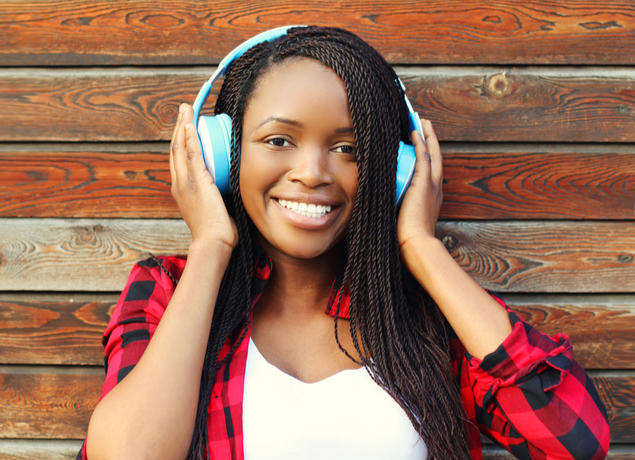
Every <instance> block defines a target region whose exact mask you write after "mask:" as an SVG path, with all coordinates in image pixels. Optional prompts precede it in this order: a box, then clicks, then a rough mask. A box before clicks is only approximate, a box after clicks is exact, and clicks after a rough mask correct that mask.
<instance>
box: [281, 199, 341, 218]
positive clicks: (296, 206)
mask: <svg viewBox="0 0 635 460" xmlns="http://www.w3.org/2000/svg"><path fill="white" fill-rule="evenodd" d="M278 203H280V204H281V205H282V206H283V207H285V208H287V209H289V210H291V211H293V212H294V213H296V214H300V215H301V216H305V217H310V218H312V219H319V218H321V217H324V216H326V215H327V214H328V213H329V212H331V210H332V207H331V206H324V205H320V204H313V203H301V202H297V201H288V200H278Z"/></svg>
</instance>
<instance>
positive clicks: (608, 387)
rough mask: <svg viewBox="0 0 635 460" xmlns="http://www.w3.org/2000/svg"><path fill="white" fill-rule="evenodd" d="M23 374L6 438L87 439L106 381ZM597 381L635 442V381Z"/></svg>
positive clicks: (10, 373)
mask: <svg viewBox="0 0 635 460" xmlns="http://www.w3.org/2000/svg"><path fill="white" fill-rule="evenodd" d="M22 369H23V368H17V370H6V369H5V370H0V400H2V401H3V404H2V405H0V438H34V439H83V437H84V436H85V433H86V428H87V425H88V419H89V417H90V414H91V412H92V408H93V407H94V405H95V404H96V403H97V399H98V398H99V394H100V393H101V385H102V382H103V376H102V375H100V374H97V373H95V372H94V369H91V368H89V373H80V370H75V371H74V372H72V373H71V372H68V373H65V372H55V373H53V372H47V371H46V370H42V371H39V370H38V369H37V368H28V369H27V370H28V372H26V371H25V372H22ZM44 369H45V368H44ZM80 369H81V368H80ZM593 382H594V384H595V385H596V388H597V389H598V392H599V393H600V396H601V398H602V400H603V402H604V403H605V405H606V406H607V411H608V413H609V421H610V425H611V440H612V441H613V442H615V443H628V442H631V443H632V442H634V441H635V440H634V435H633V430H632V429H631V428H632V426H633V414H632V410H631V407H632V406H633V404H634V403H635V398H634V392H633V384H635V378H634V377H632V376H631V375H630V374H628V375H626V374H625V375H611V374H605V375H599V376H596V377H593Z"/></svg>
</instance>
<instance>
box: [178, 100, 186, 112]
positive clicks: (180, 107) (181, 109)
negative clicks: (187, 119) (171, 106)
mask: <svg viewBox="0 0 635 460" xmlns="http://www.w3.org/2000/svg"><path fill="white" fill-rule="evenodd" d="M184 110H185V102H183V103H182V104H181V105H179V113H183V111H184Z"/></svg>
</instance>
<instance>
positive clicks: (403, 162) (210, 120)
mask: <svg viewBox="0 0 635 460" xmlns="http://www.w3.org/2000/svg"><path fill="white" fill-rule="evenodd" d="M292 27H305V26H284V27H278V28H275V29H271V30H267V31H265V32H262V33H260V34H258V35H256V36H254V37H252V38H250V39H249V40H247V41H246V42H243V43H242V44H240V45H239V46H237V47H236V48H234V50H232V51H231V52H230V53H229V54H228V55H227V56H225V57H224V58H223V60H222V61H221V62H220V64H218V68H217V69H216V72H214V74H213V75H212V76H211V77H210V79H209V80H207V82H206V83H205V84H204V85H203V86H202V87H201V89H200V90H199V92H198V95H197V96H196V99H195V100H194V105H193V109H194V125H195V126H196V129H197V131H198V137H199V142H200V144H201V152H202V154H203V159H204V160H205V166H206V167H207V169H208V170H209V172H210V173H211V174H212V176H213V177H214V181H215V182H216V186H217V187H218V189H219V190H220V192H221V193H223V194H226V193H230V192H231V186H230V184H229V168H230V164H231V133H232V120H231V117H230V116H229V115H227V114H225V113H221V114H218V115H216V116H214V117H209V116H202V117H200V118H199V113H200V111H201V107H202V106H203V103H204V102H205V100H206V99H207V97H208V96H209V93H210V92H211V90H212V85H213V84H214V82H215V81H216V80H217V79H218V78H219V77H222V76H224V75H225V72H226V71H227V68H228V67H229V65H230V64H231V63H232V62H233V61H234V60H235V59H238V58H239V57H240V56H242V55H243V54H244V53H245V51H247V50H248V49H249V48H251V47H253V46H255V45H257V44H259V43H263V42H265V41H271V40H274V39H276V38H278V37H280V36H282V35H285V34H286V33H287V31H288V30H289V29H291V28H292ZM397 84H399V85H400V86H401V88H402V89H403V91H404V99H405V101H406V106H407V107H408V111H409V115H408V119H409V121H410V131H411V132H412V131H413V130H415V129H416V130H418V131H419V133H421V138H422V139H424V136H423V129H422V128H421V122H420V121H419V116H418V115H417V114H416V112H415V111H414V110H413V109H412V105H410V101H408V98H407V97H406V96H405V92H406V89H405V87H404V85H403V83H402V82H401V80H399V79H397ZM415 162H416V156H415V149H414V146H412V145H410V144H406V143H404V142H403V141H401V142H399V151H398V155H397V196H396V202H397V204H398V203H399V202H400V201H401V199H402V198H403V195H404V194H405V192H406V189H407V188H408V186H409V185H410V181H411V180H412V175H413V173H414V170H415Z"/></svg>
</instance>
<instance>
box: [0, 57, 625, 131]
mask: <svg viewBox="0 0 635 460" xmlns="http://www.w3.org/2000/svg"><path fill="white" fill-rule="evenodd" d="M397 70H398V72H399V73H400V75H401V76H402V77H403V80H404V83H405V85H406V87H407V89H408V95H409V97H410V100H411V102H412V103H413V105H414V108H415V110H417V112H418V113H419V115H421V116H423V117H425V118H429V119H430V120H432V122H433V124H434V126H435V130H436V132H437V135H438V137H439V139H441V140H444V141H497V142H500V141H513V142H518V141H524V142H635V71H633V70H620V69H592V68H578V69H570V68H555V69H554V68H549V67H539V68H518V69H514V68H510V69H500V68H466V67H437V68H401V69H397ZM211 72H212V69H205V68H198V69H175V68H159V69H111V70H103V69H88V70H82V71H77V70H72V69H57V70H42V69H37V70H33V69H28V70H26V69H15V70H14V69H11V70H2V71H0V104H2V106H3V107H5V110H3V111H2V112H0V141H73V142H76V141H157V140H164V141H166V140H169V139H170V138H171V133H172V129H173V127H174V122H175V119H176V115H177V112H178V106H179V104H180V103H181V102H183V101H192V100H193V99H194V96H195V94H196V93H197V92H198V89H199V87H200V86H201V85H202V84H203V82H204V81H206V79H207V78H208V77H209V75H210V74H211ZM217 89H218V88H216V87H215V90H214V91H216V90H217ZM214 97H215V96H212V97H211V98H210V101H209V102H208V104H207V106H208V107H213V103H214ZM53 120H54V123H53V122H52V121H53Z"/></svg>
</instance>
